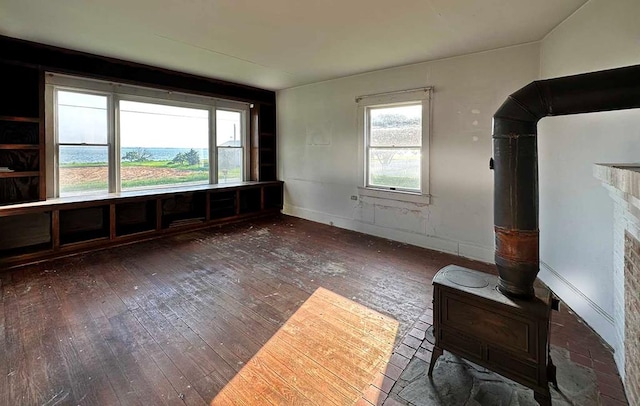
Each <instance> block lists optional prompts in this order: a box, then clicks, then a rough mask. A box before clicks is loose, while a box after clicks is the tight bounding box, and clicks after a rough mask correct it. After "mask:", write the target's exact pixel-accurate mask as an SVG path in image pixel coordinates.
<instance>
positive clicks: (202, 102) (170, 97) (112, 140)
mask: <svg viewBox="0 0 640 406" xmlns="http://www.w3.org/2000/svg"><path fill="white" fill-rule="evenodd" d="M45 78H46V80H45V140H46V142H45V146H46V147H45V154H46V162H47V164H46V173H47V197H48V198H55V197H59V196H60V190H59V153H58V151H59V145H60V144H59V143H58V139H57V122H56V120H57V114H56V108H55V106H56V105H57V103H56V94H57V91H59V90H62V91H72V92H79V93H85V94H96V95H102V96H107V97H108V109H107V110H108V114H109V117H108V150H109V154H108V156H109V164H108V165H109V190H108V192H109V193H119V192H121V191H122V185H121V179H120V164H121V162H120V134H119V102H120V101H121V100H126V101H137V102H143V103H154V104H164V105H168V106H176V107H187V108H198V109H203V110H208V111H209V134H208V142H209V157H208V158H209V184H216V183H217V182H218V162H217V159H216V157H217V143H216V110H227V111H237V112H240V113H241V114H242V116H241V117H242V118H241V129H240V134H241V140H242V158H243V166H242V181H246V180H248V179H249V178H248V176H249V172H250V170H249V165H250V161H249V159H250V155H249V154H250V151H249V144H248V140H249V125H250V122H249V120H250V104H249V103H243V102H236V101H231V100H224V99H218V98H213V97H206V96H199V95H195V94H188V93H181V92H173V91H167V90H161V89H153V88H148V87H142V86H135V85H127V84H122V83H116V82H106V81H101V80H95V79H89V78H82V77H75V76H69V75H64V74H57V73H50V72H47V73H46V75H45ZM188 185H189V184H171V185H159V186H153V187H149V188H145V189H154V188H156V189H163V188H171V187H184V186H188ZM129 190H131V189H129Z"/></svg>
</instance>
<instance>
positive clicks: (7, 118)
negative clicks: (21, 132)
mask: <svg viewBox="0 0 640 406" xmlns="http://www.w3.org/2000/svg"><path fill="white" fill-rule="evenodd" d="M0 120H2V121H18V122H23V123H39V122H40V119H39V118H37V117H18V116H0Z"/></svg>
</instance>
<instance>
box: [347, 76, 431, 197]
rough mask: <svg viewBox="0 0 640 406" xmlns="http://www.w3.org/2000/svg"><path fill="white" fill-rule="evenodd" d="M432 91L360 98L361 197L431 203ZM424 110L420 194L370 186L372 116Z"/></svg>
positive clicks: (358, 104) (381, 94) (407, 91)
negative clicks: (381, 111) (376, 111)
mask: <svg viewBox="0 0 640 406" xmlns="http://www.w3.org/2000/svg"><path fill="white" fill-rule="evenodd" d="M431 93H432V88H431V87H424V88H419V89H410V90H401V91H396V92H389V93H378V94H372V95H366V96H359V97H357V98H356V103H357V106H358V107H357V108H358V133H359V134H360V135H361V143H360V146H361V147H360V153H359V155H360V157H361V159H360V162H361V163H362V165H361V166H360V167H361V174H360V175H361V176H360V179H362V184H361V185H360V186H359V187H358V189H359V193H360V194H361V195H364V196H370V197H377V198H388V199H394V200H404V201H413V202H426V203H429V199H430V196H431V195H430V194H429V146H430V128H431ZM416 104H420V105H421V106H422V145H421V149H420V152H421V153H420V190H415V189H402V188H393V187H383V186H377V185H370V184H369V131H370V128H369V126H370V117H369V112H370V111H371V110H372V109H375V108H381V107H395V106H403V105H404V106H406V105H416Z"/></svg>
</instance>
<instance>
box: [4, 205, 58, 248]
mask: <svg viewBox="0 0 640 406" xmlns="http://www.w3.org/2000/svg"><path fill="white" fill-rule="evenodd" d="M0 230H3V231H2V232H1V233H0V258H4V257H10V256H16V255H24V254H30V253H34V252H39V251H47V250H51V248H52V239H51V212H50V211H47V212H43V213H27V214H20V215H17V216H11V217H0ZM11 230H16V232H11ZM18 230H19V231H18Z"/></svg>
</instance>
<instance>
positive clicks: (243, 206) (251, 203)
mask: <svg viewBox="0 0 640 406" xmlns="http://www.w3.org/2000/svg"><path fill="white" fill-rule="evenodd" d="M261 193H262V192H261V190H260V189H258V188H252V189H242V190H240V192H239V194H240V202H239V208H240V212H239V213H240V214H247V213H253V212H256V211H260V210H261V209H262V203H261V202H262V196H261Z"/></svg>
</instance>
